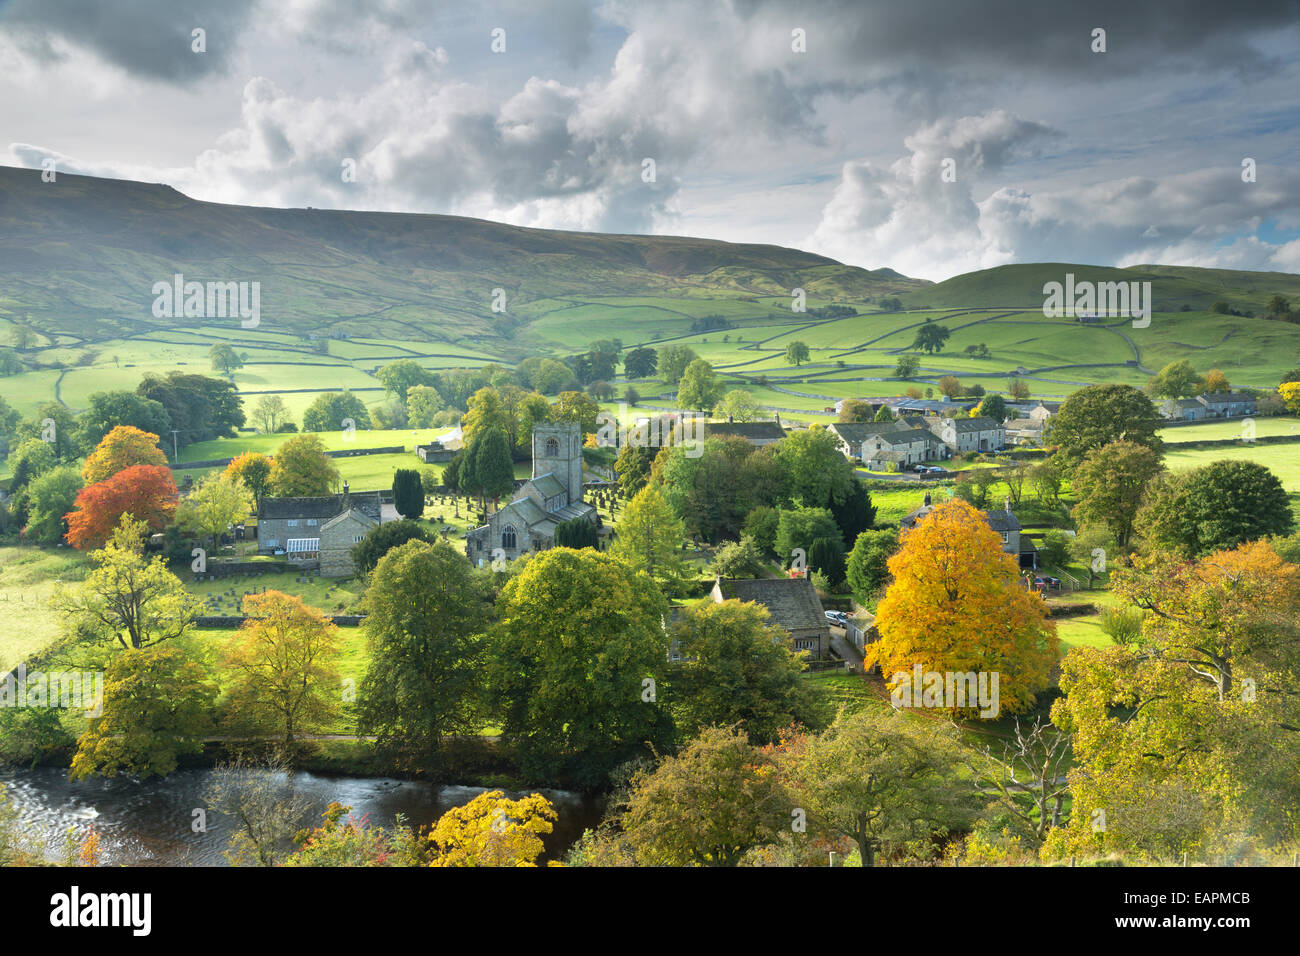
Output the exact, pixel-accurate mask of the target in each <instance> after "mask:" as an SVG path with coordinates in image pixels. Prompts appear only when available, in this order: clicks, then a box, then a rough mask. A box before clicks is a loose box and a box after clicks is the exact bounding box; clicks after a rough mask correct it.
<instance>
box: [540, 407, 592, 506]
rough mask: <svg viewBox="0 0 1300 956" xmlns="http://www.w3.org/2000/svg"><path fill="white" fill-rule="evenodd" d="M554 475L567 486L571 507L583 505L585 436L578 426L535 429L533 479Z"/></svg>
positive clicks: (558, 424) (558, 423) (557, 424)
mask: <svg viewBox="0 0 1300 956" xmlns="http://www.w3.org/2000/svg"><path fill="white" fill-rule="evenodd" d="M545 474H552V475H554V476H555V477H556V478H557V479H558V480H559V482H560V484H562V485H564V488H565V490H566V491H567V492H568V494H569V504H571V505H575V504H578V503H580V502H581V501H582V432H581V431H580V430H579V428H578V423H577V422H557V423H555V424H551V425H537V426H536V427H534V428H533V477H534V478H540V477H541V476H542V475H545Z"/></svg>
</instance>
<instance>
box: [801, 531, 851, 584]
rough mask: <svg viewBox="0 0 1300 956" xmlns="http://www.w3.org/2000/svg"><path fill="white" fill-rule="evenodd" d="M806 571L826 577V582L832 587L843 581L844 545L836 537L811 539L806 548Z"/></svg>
mask: <svg viewBox="0 0 1300 956" xmlns="http://www.w3.org/2000/svg"><path fill="white" fill-rule="evenodd" d="M808 569H809V570H810V571H819V572H821V573H822V574H824V575H826V580H827V582H828V583H829V584H830V585H831V586H832V587H836V586H838V585H839V584H840V582H842V581H843V580H844V544H843V542H842V541H841V540H840V538H839V536H838V535H837V536H836V537H833V538H814V539H813V543H812V545H811V547H809V548H808Z"/></svg>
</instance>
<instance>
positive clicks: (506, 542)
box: [501, 525, 518, 551]
mask: <svg viewBox="0 0 1300 956" xmlns="http://www.w3.org/2000/svg"><path fill="white" fill-rule="evenodd" d="M501 547H503V548H505V549H506V550H507V551H513V550H515V548H516V547H518V545H517V543H516V540H515V529H514V526H513V525H506V526H505V527H504V528H503V529H502V530H501Z"/></svg>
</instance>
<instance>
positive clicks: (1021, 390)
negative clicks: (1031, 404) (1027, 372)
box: [1007, 378, 1029, 402]
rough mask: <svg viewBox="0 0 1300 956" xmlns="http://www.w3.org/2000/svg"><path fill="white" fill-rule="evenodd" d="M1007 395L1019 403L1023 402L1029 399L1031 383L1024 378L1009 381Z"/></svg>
mask: <svg viewBox="0 0 1300 956" xmlns="http://www.w3.org/2000/svg"><path fill="white" fill-rule="evenodd" d="M1007 394H1008V395H1010V396H1011V398H1012V399H1014V400H1015V401H1017V402H1023V401H1024V400H1025V399H1027V398H1028V397H1029V383H1028V382H1026V381H1025V380H1024V379H1023V378H1009V379H1007Z"/></svg>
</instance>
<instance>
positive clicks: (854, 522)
mask: <svg viewBox="0 0 1300 956" xmlns="http://www.w3.org/2000/svg"><path fill="white" fill-rule="evenodd" d="M830 512H831V515H832V517H834V518H835V524H836V525H838V526H839V529H840V535H841V536H842V537H843V539H844V541H845V542H846V543H848V544H849V546H850V547H852V544H853V542H854V541H856V540H857V539H858V535H859V534H861V533H862V532H863V531H865V530H866V529H867V528H870V527H871V525H872V523H873V522H874V521H875V520H876V506H875V505H874V504H872V503H871V495H870V494H869V493H868V491H867V486H866V485H865V484H863V483H862V482H860V481H858V480H857V478H856V477H855V478H854V479H853V483H852V484H851V485H849V491H848V494H846V495H845V496H844V498H843V500H842V501H838V502H836V501H832V502H831V506H830Z"/></svg>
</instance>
